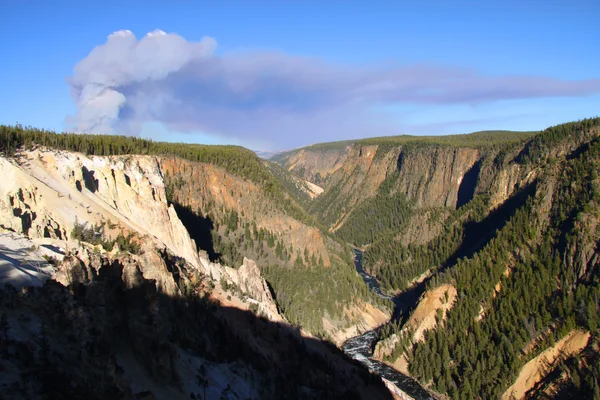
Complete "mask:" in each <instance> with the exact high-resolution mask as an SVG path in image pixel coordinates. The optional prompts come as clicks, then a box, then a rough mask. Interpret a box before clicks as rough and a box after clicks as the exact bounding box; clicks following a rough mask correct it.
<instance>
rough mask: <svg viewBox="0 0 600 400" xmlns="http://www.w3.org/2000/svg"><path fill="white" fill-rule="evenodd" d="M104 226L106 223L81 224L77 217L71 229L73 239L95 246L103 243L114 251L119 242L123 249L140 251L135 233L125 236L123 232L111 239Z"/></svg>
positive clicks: (109, 249)
mask: <svg viewBox="0 0 600 400" xmlns="http://www.w3.org/2000/svg"><path fill="white" fill-rule="evenodd" d="M104 227H105V224H100V225H94V226H91V227H88V226H87V224H80V223H79V222H77V219H75V225H74V226H73V230H72V231H71V239H73V240H79V241H82V242H86V243H89V244H92V245H94V246H96V245H101V246H102V248H103V249H104V250H106V251H112V250H113V248H114V246H115V244H117V245H118V246H119V249H120V250H122V251H126V252H129V253H133V254H139V253H140V245H139V243H137V242H136V241H135V240H134V236H135V235H134V234H133V233H129V234H128V235H127V236H125V235H123V232H121V233H119V235H117V237H116V238H115V239H110V238H107V237H106V235H105V233H104Z"/></svg>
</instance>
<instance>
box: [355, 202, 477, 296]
mask: <svg viewBox="0 0 600 400" xmlns="http://www.w3.org/2000/svg"><path fill="white" fill-rule="evenodd" d="M487 211H488V202H487V198H486V196H477V197H476V198H475V199H473V200H472V201H471V202H469V203H468V204H467V205H465V206H464V207H461V208H459V209H458V210H455V211H453V212H452V213H451V214H450V216H449V217H448V218H447V219H446V220H445V222H444V229H443V231H442V233H441V234H439V235H438V236H437V237H435V238H434V239H433V240H431V241H430V242H429V243H427V244H423V245H414V244H409V245H408V246H405V245H403V244H402V243H400V242H399V241H398V240H397V239H396V235H397V232H393V231H392V232H389V233H388V234H382V235H381V236H380V237H381V238H380V239H379V240H378V241H376V242H375V243H373V244H372V245H371V246H369V248H368V249H367V250H366V251H365V252H364V259H363V260H364V268H365V269H366V270H368V271H369V272H370V273H372V274H374V275H375V276H376V277H377V279H378V280H379V281H380V283H381V285H382V286H383V287H384V288H385V289H387V290H392V291H393V290H396V289H401V290H404V289H406V288H407V287H408V286H410V282H411V281H412V280H413V279H414V278H416V277H418V276H420V275H421V274H423V273H424V272H426V271H427V270H432V271H435V270H437V269H439V268H442V267H443V266H444V265H447V263H448V262H449V261H450V260H451V259H452V258H453V257H454V256H456V254H457V252H458V251H459V249H460V248H461V246H462V245H463V243H464V242H465V239H466V238H465V229H466V228H467V227H470V228H471V229H472V228H473V227H474V226H475V225H476V224H478V223H481V221H482V220H483V219H484V217H486V215H487ZM406 222H407V221H406ZM478 231H481V229H478ZM470 236H474V235H470ZM469 239H472V237H470V238H469Z"/></svg>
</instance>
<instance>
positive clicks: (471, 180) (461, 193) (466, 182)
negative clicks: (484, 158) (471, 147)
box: [456, 161, 481, 208]
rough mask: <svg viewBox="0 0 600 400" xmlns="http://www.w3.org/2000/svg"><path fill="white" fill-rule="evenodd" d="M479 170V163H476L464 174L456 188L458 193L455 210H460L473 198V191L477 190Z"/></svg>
mask: <svg viewBox="0 0 600 400" xmlns="http://www.w3.org/2000/svg"><path fill="white" fill-rule="evenodd" d="M480 170H481V161H477V162H476V163H475V164H473V166H472V167H471V168H470V169H469V170H468V171H467V172H466V173H465V175H464V176H463V179H462V181H461V182H460V186H459V187H458V193H457V196H456V208H460V207H462V206H463V205H465V204H467V203H468V202H470V201H471V200H473V197H474V196H475V189H476V188H477V180H478V179H479V171H480Z"/></svg>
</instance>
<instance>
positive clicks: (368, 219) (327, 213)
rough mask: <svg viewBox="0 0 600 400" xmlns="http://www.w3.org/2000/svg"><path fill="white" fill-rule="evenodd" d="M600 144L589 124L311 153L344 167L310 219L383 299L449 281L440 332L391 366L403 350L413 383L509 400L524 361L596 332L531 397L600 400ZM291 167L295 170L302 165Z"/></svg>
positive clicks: (375, 142) (598, 122)
mask: <svg viewBox="0 0 600 400" xmlns="http://www.w3.org/2000/svg"><path fill="white" fill-rule="evenodd" d="M599 136H600V119H599V118H593V119H587V120H583V121H579V122H573V123H567V124H563V125H558V126H555V127H551V128H548V129H546V130H544V131H542V132H540V133H538V134H534V133H532V132H523V133H515V132H481V133H476V134H472V135H456V136H449V137H441V138H422V139H421V138H415V137H396V138H377V139H366V140H364V141H356V142H353V143H352V144H351V146H350V149H348V147H340V146H337V144H332V145H331V146H328V145H322V146H321V147H316V148H314V149H312V151H314V152H322V151H323V149H324V148H325V149H329V150H330V151H331V149H333V148H337V149H338V151H340V152H345V156H344V157H345V161H344V164H343V165H342V166H339V167H338V168H337V169H336V170H335V171H333V172H332V174H331V175H329V176H328V177H327V179H326V181H327V182H328V186H327V189H326V191H325V192H324V193H323V194H322V195H321V196H320V197H319V198H318V199H317V200H315V201H313V202H312V204H311V205H310V206H309V210H310V211H311V212H313V213H314V215H317V216H319V218H322V219H323V221H325V222H326V223H327V224H328V225H329V228H330V230H331V231H333V232H335V235H336V236H337V237H339V238H341V239H343V240H344V241H347V242H349V243H351V244H353V245H355V246H360V247H363V248H364V267H365V268H366V269H367V270H369V271H370V272H371V273H373V274H374V275H375V276H376V277H377V278H378V280H379V281H380V282H381V283H382V286H383V287H384V288H385V289H387V291H388V292H389V293H392V292H395V291H398V290H406V289H408V288H409V287H411V286H413V285H415V284H416V283H415V282H416V281H417V279H420V280H424V282H425V284H426V289H427V290H432V289H434V288H436V287H438V286H440V285H442V284H445V285H451V286H453V287H455V288H456V289H457V291H458V298H457V300H456V302H455V304H454V305H453V308H452V309H451V311H449V312H448V315H447V317H446V319H445V321H444V322H443V327H442V328H438V329H434V330H431V331H429V333H428V334H426V336H425V339H424V341H421V342H416V343H414V344H411V342H410V341H407V340H404V339H403V340H399V341H398V342H397V343H398V344H397V346H398V348H397V349H396V350H395V351H394V354H393V356H392V357H391V358H389V359H388V360H389V361H390V362H396V361H398V360H399V357H400V356H401V355H402V354H403V353H404V356H403V357H404V358H405V360H406V363H407V365H408V368H409V372H410V374H411V375H412V376H414V377H416V378H417V379H418V380H419V381H420V382H421V383H423V384H425V385H428V386H430V387H431V388H432V389H434V390H436V391H438V392H441V393H447V394H449V395H450V397H451V398H464V399H469V398H499V397H501V396H502V395H503V394H504V396H508V397H510V396H511V395H509V394H507V393H508V392H507V393H505V391H507V388H508V387H509V386H510V385H511V384H513V383H514V382H515V380H516V378H517V376H518V374H519V371H521V369H523V371H522V372H521V374H526V373H531V371H530V369H531V368H532V367H530V366H527V368H525V365H526V364H527V363H528V361H530V360H532V359H533V358H534V357H536V356H537V355H539V354H541V353H542V352H544V351H545V350H547V349H551V348H552V347H553V346H555V344H556V343H559V341H560V340H561V339H563V340H564V339H565V338H566V337H567V336H568V335H570V334H572V333H573V332H579V331H582V332H591V339H590V341H589V344H588V345H587V346H586V347H585V349H584V350H583V352H582V353H581V356H577V355H576V354H575V355H570V356H566V359H564V360H563V361H557V362H553V363H550V364H548V365H547V368H546V369H547V370H545V371H544V372H543V373H542V377H544V379H543V380H542V381H541V382H540V383H539V385H537V386H535V388H534V389H531V388H527V390H530V389H531V390H532V391H531V392H530V394H529V395H531V396H534V395H535V396H541V397H544V396H545V397H546V398H553V397H554V396H559V395H560V396H565V397H568V396H573V395H577V394H579V395H583V396H584V397H590V398H591V397H593V396H596V397H598V396H600V391H599V390H600V389H599V386H598V382H599V381H600V375H599V371H598V369H597V368H595V367H594V366H593V362H594V360H597V357H598V347H597V345H595V344H594V343H597V341H598V335H599V331H598V328H599V327H600V325H599V324H600V317H599V315H600V300H599V299H600V271H599V268H600V267H599V265H600V228H599V227H600V224H599V222H600V221H599V218H600V186H599V185H600V181H599V178H598V171H599V168H600V139H599ZM344 145H346V146H347V145H348V144H347V143H345V144H344ZM303 150H304V152H305V153H304V154H306V152H307V151H310V148H308V149H303ZM373 152H374V154H373ZM287 157H288V158H290V157H291V155H287ZM304 157H305V160H306V162H307V163H310V162H312V161H311V158H310V157H309V156H306V155H305V156H304ZM280 162H281V163H282V165H283V166H284V167H285V166H286V162H287V161H286V159H285V158H280ZM294 163H295V164H294V170H295V171H298V170H299V165H301V164H302V163H301V160H298V159H295V161H294ZM310 168H311V167H310V166H309V165H307V166H306V167H305V169H306V170H309V169H310ZM300 170H301V169H300ZM334 199H337V200H338V202H337V203H334V204H333V205H332V202H334ZM416 224H417V225H418V227H416V226H415V225H416ZM417 228H418V229H417ZM439 318H441V315H438V320H439V321H441V319H439ZM395 330H396V331H398V330H399V329H398V328H396V329H395ZM560 343H562V342H560ZM523 379H524V378H523ZM534 382H536V381H534ZM511 390H517V389H514V388H513V389H511ZM519 390H525V389H519ZM511 393H512V392H511ZM508 397H507V398H508Z"/></svg>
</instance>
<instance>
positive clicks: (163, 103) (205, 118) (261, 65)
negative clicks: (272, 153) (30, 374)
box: [67, 31, 600, 148]
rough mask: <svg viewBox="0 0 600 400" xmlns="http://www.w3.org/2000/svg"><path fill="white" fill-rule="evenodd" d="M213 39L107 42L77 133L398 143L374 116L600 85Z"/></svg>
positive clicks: (76, 94)
mask: <svg viewBox="0 0 600 400" xmlns="http://www.w3.org/2000/svg"><path fill="white" fill-rule="evenodd" d="M216 47H217V43H216V41H215V40H214V39H212V38H209V37H205V38H203V39H201V40H200V41H187V40H186V39H184V38H183V37H181V36H179V35H177V34H167V33H165V32H162V31H154V32H151V33H148V34H147V35H146V36H144V37H143V38H141V39H137V38H136V37H135V36H134V34H133V33H131V32H130V31H119V32H115V33H113V34H111V35H110V36H108V39H107V41H106V43H104V44H102V45H100V46H98V47H96V48H95V49H93V50H92V51H91V52H90V54H89V55H88V56H87V57H85V58H84V59H83V60H81V61H80V62H79V63H77V65H76V66H75V68H74V70H73V75H72V76H70V77H69V78H68V79H67V81H68V83H69V85H70V87H71V90H72V94H73V99H74V101H75V103H76V106H77V114H76V115H74V116H70V117H68V118H67V123H68V125H69V126H70V128H71V129H73V130H75V131H78V132H98V133H127V134H138V133H139V132H140V129H141V127H142V125H143V124H144V123H147V122H160V123H162V124H164V125H165V126H167V127H169V128H170V129H173V130H177V131H180V132H194V131H203V132H211V133H214V134H217V135H220V136H224V137H235V138H238V139H242V140H246V139H248V140H249V141H250V140H251V141H253V142H255V143H258V142H261V143H271V144H272V147H274V148H277V147H290V146H293V145H298V144H306V143H309V142H316V141H324V140H333V139H339V138H342V137H359V136H372V135H385V134H394V133H398V130H397V129H398V125H394V123H392V119H391V118H390V120H386V119H385V117H382V114H381V113H373V112H371V110H372V109H373V108H376V107H378V106H386V105H393V104H422V105H443V104H481V103H490V102H494V101H498V100H512V99H528V98H543V97H565V96H566V97H581V96H588V95H592V94H595V93H599V92H600V79H590V80H582V81H570V80H562V79H556V78H552V77H537V76H487V75H483V74H481V73H478V72H477V71H472V70H468V69H461V68H446V67H437V66H432V65H412V66H393V67H381V66H366V67H365V66H363V67H356V66H347V65H334V64H329V63H326V62H323V61H322V60H317V59H312V58H306V57H297V56H292V55H288V54H282V53H275V52H245V53H227V54H216V52H215V50H216Z"/></svg>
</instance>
